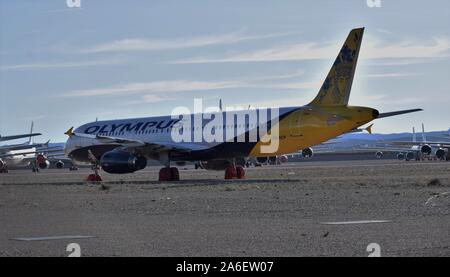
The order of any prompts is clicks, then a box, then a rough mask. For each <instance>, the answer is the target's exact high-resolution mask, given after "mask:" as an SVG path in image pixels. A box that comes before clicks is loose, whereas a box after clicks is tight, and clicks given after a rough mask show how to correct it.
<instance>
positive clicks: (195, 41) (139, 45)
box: [79, 31, 289, 53]
mask: <svg viewBox="0 0 450 277" xmlns="http://www.w3.org/2000/svg"><path fill="white" fill-rule="evenodd" d="M288 34H289V33H279V34H267V35H244V34H242V32H241V31H239V32H233V33H228V34H222V35H210V36H198V37H190V38H189V37H188V38H174V39H143V38H127V39H121V40H116V41H111V42H107V43H103V44H99V45H96V46H93V47H90V48H86V49H83V50H80V51H79V52H80V53H102V52H116V51H155V50H171V49H182V48H194V47H203V46H210V45H220V44H232V43H237V42H241V41H246V40H257V39H266V38H275V37H280V36H286V35H288Z"/></svg>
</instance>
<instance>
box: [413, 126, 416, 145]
mask: <svg viewBox="0 0 450 277" xmlns="http://www.w3.org/2000/svg"><path fill="white" fill-rule="evenodd" d="M412 141H413V142H417V139H416V130H415V129H414V127H413V137H412Z"/></svg>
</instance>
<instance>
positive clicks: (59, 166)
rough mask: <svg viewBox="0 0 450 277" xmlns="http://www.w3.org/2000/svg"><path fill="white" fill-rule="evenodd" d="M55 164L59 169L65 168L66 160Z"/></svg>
mask: <svg viewBox="0 0 450 277" xmlns="http://www.w3.org/2000/svg"><path fill="white" fill-rule="evenodd" d="M55 166H56V168H57V169H62V168H64V162H63V161H57V162H56V163H55Z"/></svg>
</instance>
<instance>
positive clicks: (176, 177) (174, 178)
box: [170, 167, 180, 181]
mask: <svg viewBox="0 0 450 277" xmlns="http://www.w3.org/2000/svg"><path fill="white" fill-rule="evenodd" d="M170 175H171V176H170V177H171V181H180V172H178V168H176V167H171V168H170Z"/></svg>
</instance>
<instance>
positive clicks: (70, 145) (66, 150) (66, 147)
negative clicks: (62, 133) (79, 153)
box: [64, 137, 74, 157]
mask: <svg viewBox="0 0 450 277" xmlns="http://www.w3.org/2000/svg"><path fill="white" fill-rule="evenodd" d="M73 140H74V139H73V137H69V138H68V139H67V141H66V144H65V145H64V153H65V154H66V156H67V157H69V154H70V153H71V152H72V151H73Z"/></svg>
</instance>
